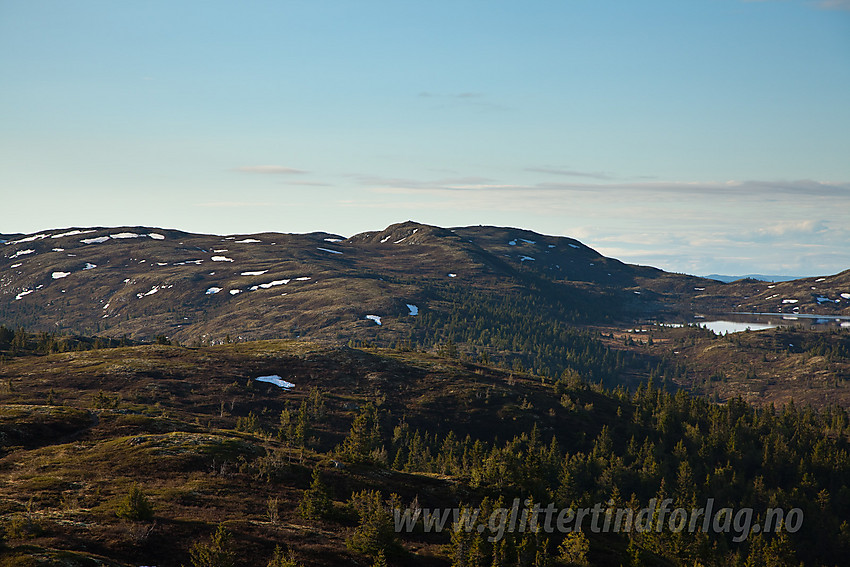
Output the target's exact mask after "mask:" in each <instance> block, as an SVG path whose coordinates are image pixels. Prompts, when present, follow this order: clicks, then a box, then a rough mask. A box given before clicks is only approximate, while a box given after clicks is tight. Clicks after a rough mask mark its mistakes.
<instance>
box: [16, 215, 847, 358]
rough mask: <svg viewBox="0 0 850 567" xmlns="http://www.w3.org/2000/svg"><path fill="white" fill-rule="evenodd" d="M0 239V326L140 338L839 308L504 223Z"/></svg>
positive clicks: (321, 335) (354, 332)
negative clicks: (346, 231) (640, 261)
mask: <svg viewBox="0 0 850 567" xmlns="http://www.w3.org/2000/svg"><path fill="white" fill-rule="evenodd" d="M0 240H3V241H5V243H3V244H2V245H0V323H2V324H5V325H6V326H9V327H11V326H25V327H27V328H28V329H31V330H55V331H63V332H82V333H88V334H100V335H107V336H114V337H120V336H122V335H127V336H128V337H130V338H136V339H142V340H150V339H152V338H153V337H155V336H158V335H164V336H167V337H168V338H170V339H176V340H179V341H181V342H185V343H190V342H193V341H197V340H213V341H215V340H219V341H220V340H224V339H225V337H227V336H230V337H231V338H234V339H235V338H237V337H242V338H251V339H256V338H278V337H296V336H297V337H311V338H315V339H326V340H330V341H334V342H341V341H348V340H350V339H358V340H369V341H378V342H379V343H382V342H387V343H389V342H391V341H398V340H405V339H407V338H410V337H411V336H412V334H413V335H415V334H416V333H422V332H425V330H427V328H428V326H429V325H430V326H433V325H436V324H438V323H439V324H440V325H445V326H446V328H447V329H449V328H451V329H455V331H452V332H455V333H459V332H460V331H459V330H460V329H463V328H464V326H465V325H471V324H476V325H479V326H481V327H482V329H486V328H487V327H488V326H494V325H495V323H494V321H496V320H497V314H498V317H501V319H498V320H501V321H505V322H508V321H512V322H516V321H519V322H523V324H526V325H527V328H529V329H531V328H533V327H535V326H538V327H539V326H540V325H548V324H550V323H555V322H557V323H558V324H569V325H573V326H587V325H600V324H604V325H612V324H625V325H628V324H631V322H634V321H645V320H650V319H665V320H682V319H683V318H684V319H688V320H692V319H693V315H694V314H703V315H710V314H723V313H728V312H730V311H746V312H779V311H782V312H795V313H796V312H799V313H826V314H844V315H848V314H850V271H845V272H842V273H841V274H838V275H836V276H830V277H826V278H805V279H801V280H794V281H791V282H781V283H776V284H770V285H766V284H765V283H764V282H758V281H754V280H741V281H737V282H734V283H721V282H720V281H717V280H714V279H707V278H700V277H696V276H689V275H683V274H673V273H668V272H664V271H662V270H659V269H656V268H652V267H646V266H637V265H631V264H625V263H623V262H621V261H619V260H616V259H613V258H607V257H605V256H603V255H602V254H600V253H599V252H597V251H596V250H593V249H592V248H590V247H588V246H586V245H585V244H583V243H581V242H579V241H578V240H575V239H572V238H567V237H560V236H547V235H542V234H537V233H535V232H531V231H527V230H522V229H518V228H503V227H493V226H469V227H456V228H451V229H447V228H440V227H436V226H429V225H424V224H419V223H415V222H404V223H399V224H394V225H391V226H389V227H387V228H386V229H384V230H380V231H374V232H365V233H362V234H357V235H355V236H352V237H350V238H344V237H342V236H339V235H336V234H332V233H326V232H314V233H310V234H282V233H261V234H241V235H229V236H218V235H208V234H193V233H188V232H182V231H179V230H168V229H159V228H151V227H118V228H103V227H95V228H82V227H77V228H66V229H57V230H48V231H44V232H41V233H37V234H0ZM532 321H533V324H532ZM505 324H507V323H505ZM512 324H513V323H512ZM480 332H482V333H483V331H480ZM523 332H525V331H523ZM529 332H530V331H529Z"/></svg>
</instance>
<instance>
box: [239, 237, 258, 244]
mask: <svg viewBox="0 0 850 567" xmlns="http://www.w3.org/2000/svg"><path fill="white" fill-rule="evenodd" d="M236 242H238V243H240V244H252V243H254V242H262V240H257V239H256V238H246V239H244V240H237V241H236Z"/></svg>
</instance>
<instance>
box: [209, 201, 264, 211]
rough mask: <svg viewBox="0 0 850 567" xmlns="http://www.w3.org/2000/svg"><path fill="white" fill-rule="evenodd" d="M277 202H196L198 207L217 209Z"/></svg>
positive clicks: (258, 205)
mask: <svg viewBox="0 0 850 567" xmlns="http://www.w3.org/2000/svg"><path fill="white" fill-rule="evenodd" d="M274 205H275V203H269V202H259V201H208V202H205V203H195V206H196V207H209V208H216V209H237V208H248V207H270V206H274Z"/></svg>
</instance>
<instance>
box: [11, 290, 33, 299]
mask: <svg viewBox="0 0 850 567" xmlns="http://www.w3.org/2000/svg"><path fill="white" fill-rule="evenodd" d="M34 291H35V290H34V289H25V290H24V291H22V292H21V293H19V294H18V295H16V296H15V300H16V301H17V300H18V299H21V298H22V297H23V296H25V295H29V294H31V293H32V292H34Z"/></svg>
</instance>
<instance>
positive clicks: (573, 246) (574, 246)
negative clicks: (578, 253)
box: [567, 243, 581, 249]
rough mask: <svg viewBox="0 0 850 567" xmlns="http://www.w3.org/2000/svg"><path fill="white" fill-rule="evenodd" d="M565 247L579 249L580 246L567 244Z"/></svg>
mask: <svg viewBox="0 0 850 567" xmlns="http://www.w3.org/2000/svg"><path fill="white" fill-rule="evenodd" d="M567 246H569V247H570V248H575V249H579V248H581V246H576V245H575V244H570V243H567Z"/></svg>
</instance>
